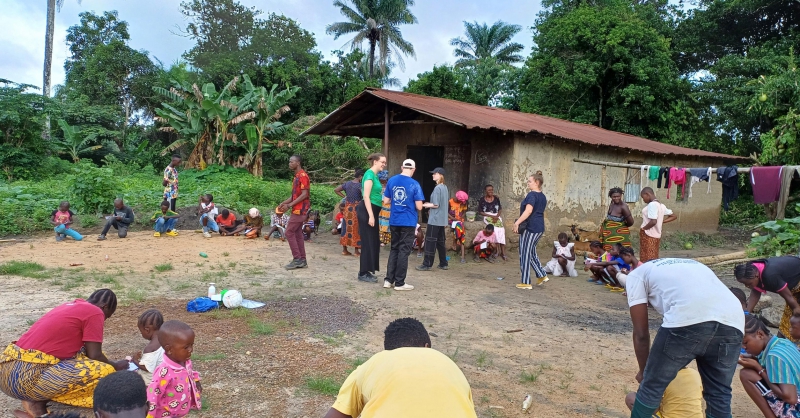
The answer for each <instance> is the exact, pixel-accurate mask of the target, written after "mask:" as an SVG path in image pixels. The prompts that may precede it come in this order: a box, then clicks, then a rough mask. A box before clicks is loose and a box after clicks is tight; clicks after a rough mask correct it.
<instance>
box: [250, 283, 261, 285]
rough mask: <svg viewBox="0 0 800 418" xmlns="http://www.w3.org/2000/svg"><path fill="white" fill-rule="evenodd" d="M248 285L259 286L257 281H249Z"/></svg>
mask: <svg viewBox="0 0 800 418" xmlns="http://www.w3.org/2000/svg"><path fill="white" fill-rule="evenodd" d="M250 286H261V283H259V282H250Z"/></svg>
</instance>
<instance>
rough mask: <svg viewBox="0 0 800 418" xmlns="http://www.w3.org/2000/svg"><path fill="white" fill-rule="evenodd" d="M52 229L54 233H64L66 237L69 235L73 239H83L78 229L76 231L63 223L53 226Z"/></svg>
mask: <svg viewBox="0 0 800 418" xmlns="http://www.w3.org/2000/svg"><path fill="white" fill-rule="evenodd" d="M53 230H54V231H56V234H64V235H66V236H68V237H71V238H72V239H74V240H75V241H80V240H82V239H83V236H82V235H81V234H79V233H78V231H76V230H74V229H72V228H67V227H66V226H64V225H59V226H57V227H55V228H53Z"/></svg>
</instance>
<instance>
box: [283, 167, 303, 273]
mask: <svg viewBox="0 0 800 418" xmlns="http://www.w3.org/2000/svg"><path fill="white" fill-rule="evenodd" d="M289 168H290V169H291V170H292V171H294V182H293V183H292V197H290V198H288V199H286V200H284V201H283V202H282V203H281V204H280V205H279V206H278V209H279V210H280V211H284V212H285V211H287V210H289V208H291V216H289V222H288V223H287V224H286V241H288V242H289V248H290V249H291V250H292V262H291V263H289V264H287V265H286V266H284V267H285V268H286V270H294V269H302V268H306V267H308V263H307V262H306V247H305V242H304V241H303V223H305V221H306V214H307V213H308V209H309V208H310V207H311V201H310V200H309V198H308V197H309V195H308V193H309V188H310V187H311V182H310V181H309V179H308V174H307V173H306V171H305V170H303V157H301V156H299V155H292V156H291V157H290V158H289Z"/></svg>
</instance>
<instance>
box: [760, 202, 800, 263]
mask: <svg viewBox="0 0 800 418" xmlns="http://www.w3.org/2000/svg"><path fill="white" fill-rule="evenodd" d="M798 210H800V208H798ZM758 226H759V230H760V231H763V232H764V233H763V235H757V236H754V237H753V239H752V240H751V241H750V250H751V251H753V252H754V253H755V254H757V255H762V256H766V257H773V256H774V257H780V256H782V255H789V254H798V253H800V217H796V218H786V219H780V220H777V221H768V222H764V223H762V224H760V225H758Z"/></svg>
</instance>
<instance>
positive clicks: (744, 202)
mask: <svg viewBox="0 0 800 418" xmlns="http://www.w3.org/2000/svg"><path fill="white" fill-rule="evenodd" d="M729 208H730V210H727V211H725V210H723V211H721V212H720V214H719V225H720V226H736V227H741V226H748V225H757V224H760V223H762V222H766V221H767V215H766V213H765V212H764V206H762V205H757V204H756V203H755V202H753V194H752V192H751V191H749V190H748V191H746V192H743V193H742V194H740V195H739V198H738V199H736V200H734V201H733V202H731V203H730V207H729Z"/></svg>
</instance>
